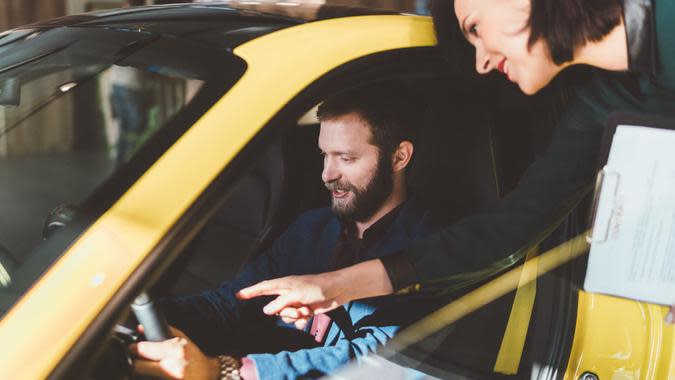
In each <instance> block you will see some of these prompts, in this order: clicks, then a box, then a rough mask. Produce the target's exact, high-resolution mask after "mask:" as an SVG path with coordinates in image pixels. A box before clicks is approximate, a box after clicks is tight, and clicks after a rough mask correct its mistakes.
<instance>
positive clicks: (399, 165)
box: [392, 140, 415, 172]
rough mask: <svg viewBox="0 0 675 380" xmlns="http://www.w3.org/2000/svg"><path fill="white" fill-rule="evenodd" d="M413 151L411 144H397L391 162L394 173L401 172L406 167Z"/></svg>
mask: <svg viewBox="0 0 675 380" xmlns="http://www.w3.org/2000/svg"><path fill="white" fill-rule="evenodd" d="M414 150H415V149H414V147H413V144H412V143H411V142H410V141H407V140H403V141H401V142H400V143H399V144H398V148H396V151H395V152H394V157H393V161H392V163H393V170H394V172H398V171H401V170H403V169H405V167H406V166H408V164H409V163H410V160H411V159H412V155H413V151H414Z"/></svg>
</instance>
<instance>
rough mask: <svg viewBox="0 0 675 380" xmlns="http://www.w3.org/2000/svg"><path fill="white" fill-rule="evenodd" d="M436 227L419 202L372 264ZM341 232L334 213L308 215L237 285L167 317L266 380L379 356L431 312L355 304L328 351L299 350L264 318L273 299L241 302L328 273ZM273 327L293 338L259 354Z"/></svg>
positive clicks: (172, 307) (401, 302)
mask: <svg viewBox="0 0 675 380" xmlns="http://www.w3.org/2000/svg"><path fill="white" fill-rule="evenodd" d="M430 219H431V218H430V215H429V213H428V212H426V211H423V210H420V209H419V207H417V206H416V204H415V202H414V201H413V200H409V201H407V202H406V203H405V204H404V205H403V207H402V208H401V210H400V212H399V213H398V215H397V216H396V218H395V220H394V221H393V223H392V224H391V226H390V227H389V229H388V230H387V231H386V232H385V234H384V236H383V237H382V238H381V239H380V241H378V242H376V243H375V244H374V245H373V247H372V249H371V250H370V251H369V252H368V254H367V259H371V258H377V257H383V256H386V255H389V254H391V253H394V252H397V251H400V250H401V249H403V248H404V247H406V246H407V245H408V244H409V243H411V242H412V241H414V240H416V239H418V238H420V237H423V236H424V235H426V234H428V233H430V232H432V226H431V222H430ZM341 229H342V226H341V224H340V222H339V220H338V219H337V218H336V217H335V216H334V215H333V214H332V213H331V211H330V209H329V208H322V209H316V210H311V211H309V212H306V213H305V214H303V215H301V216H300V217H299V218H298V219H297V220H296V221H295V223H293V224H292V225H291V226H290V227H289V228H288V229H287V230H286V231H285V232H284V233H283V234H282V235H281V236H280V237H279V238H278V239H277V240H276V241H275V242H274V244H273V245H272V247H271V248H270V249H269V250H267V251H266V252H264V253H262V254H261V255H260V256H258V257H257V258H256V259H255V260H253V261H252V262H250V263H248V264H247V265H245V266H244V268H243V269H242V270H241V271H240V272H239V274H238V275H237V276H236V278H235V279H234V280H232V281H230V282H227V283H224V284H223V285H221V286H220V287H219V288H218V289H216V290H213V291H208V292H204V293H202V294H200V295H197V296H188V297H178V298H173V299H167V300H163V301H162V302H161V304H162V309H163V311H164V312H165V315H166V316H167V319H168V320H169V322H170V323H171V324H173V325H174V326H176V327H178V328H179V329H181V330H182V331H184V332H185V333H186V334H187V335H188V336H190V338H191V339H193V340H194V341H195V342H196V343H197V344H198V345H200V347H202V349H203V350H204V351H205V352H207V353H209V354H212V355H213V354H216V353H223V352H230V353H235V354H239V355H242V354H247V353H248V354H249V355H248V358H250V359H252V360H253V361H254V362H255V364H256V368H257V370H258V375H259V378H260V379H287V378H298V377H320V376H322V375H324V374H326V373H330V372H331V371H333V370H335V369H336V368H338V367H339V366H341V365H344V364H346V363H347V362H348V361H349V360H351V359H354V358H357V359H358V358H359V357H360V356H362V355H365V354H367V353H369V352H373V351H375V349H376V347H377V346H378V345H381V344H384V343H386V342H387V340H388V339H390V338H391V337H392V336H393V335H394V334H395V333H396V331H398V330H399V329H400V327H401V326H403V325H406V324H409V323H410V322H411V321H412V320H413V319H415V315H419V316H421V315H422V314H420V313H421V310H422V308H424V307H426V306H427V305H428V304H424V305H423V304H422V302H423V301H421V300H420V301H414V300H410V299H408V297H379V298H374V299H369V300H364V301H359V302H351V303H349V304H347V305H345V306H344V310H346V313H345V312H344V311H341V310H339V309H338V310H337V314H336V315H335V316H334V318H333V320H334V321H339V322H340V323H337V322H335V323H332V324H331V328H330V330H329V331H328V333H327V335H326V338H325V339H324V345H323V346H320V347H314V348H303V349H299V350H298V348H302V347H307V345H306V344H305V345H303V346H298V345H297V342H298V340H297V339H293V338H290V337H291V336H292V334H296V333H295V332H293V333H292V334H291V330H289V329H292V326H285V325H284V324H283V322H282V321H281V320H280V319H278V318H272V317H268V316H265V315H264V314H263V313H262V306H263V305H264V304H265V303H266V302H268V301H269V300H270V299H269V298H262V299H257V300H252V301H239V300H237V299H236V298H235V294H236V292H237V291H238V290H240V289H242V288H244V287H247V286H249V285H253V284H255V283H258V282H260V281H263V280H266V279H271V278H277V277H282V276H288V275H301V274H313V273H321V272H325V271H327V270H329V269H330V267H329V264H330V260H331V255H332V253H333V250H334V248H335V244H336V242H337V240H338V237H339V235H340V232H341ZM224 251H225V252H226V249H224ZM416 303H418V304H419V307H416V306H415V305H416ZM341 316H342V318H340V317H341ZM271 325H273V326H274V328H275V329H277V330H279V326H281V327H286V328H284V329H283V330H285V331H286V332H287V333H288V334H287V335H286V336H287V337H288V339H287V342H286V343H287V344H286V345H284V342H281V344H280V345H279V347H268V348H267V349H265V348H261V347H265V345H266V343H269V342H267V341H273V340H275V339H278V338H274V337H272V335H273V333H270V332H269V331H272V330H270V329H268V327H270V326H271ZM268 334H269V335H268ZM299 334H303V335H304V336H305V338H306V340H307V342H309V341H311V339H310V338H311V337H310V336H309V334H307V333H306V332H300V333H299ZM282 340H284V338H282ZM268 346H269V345H268ZM291 350H296V351H293V352H291ZM277 351H280V352H277ZM251 352H267V353H262V354H256V353H251ZM270 352H273V353H270Z"/></svg>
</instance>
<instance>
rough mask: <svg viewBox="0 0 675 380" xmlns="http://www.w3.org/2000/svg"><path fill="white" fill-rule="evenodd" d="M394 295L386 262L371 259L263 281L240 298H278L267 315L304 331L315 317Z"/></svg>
mask: <svg viewBox="0 0 675 380" xmlns="http://www.w3.org/2000/svg"><path fill="white" fill-rule="evenodd" d="M391 293H392V287H391V283H390V282H389V277H388V276H387V273H386V270H385V269H384V266H383V265H382V262H381V261H380V260H369V261H365V262H363V263H360V264H356V265H353V266H351V267H348V268H345V269H341V270H338V271H335V272H328V273H323V274H317V275H305V276H288V277H282V278H278V279H274V280H267V281H263V282H260V283H258V284H256V285H253V286H250V287H248V288H245V289H242V290H240V291H239V292H238V293H237V297H238V298H239V299H244V300H247V299H251V298H255V297H260V296H270V295H276V296H278V297H277V298H276V299H274V300H273V301H272V302H270V303H268V304H267V305H266V306H265V307H264V308H263V312H264V313H265V314H267V315H274V314H277V315H279V316H280V317H281V318H282V319H283V320H284V322H286V323H294V324H295V326H296V327H297V328H298V329H304V328H305V326H307V322H308V321H309V319H310V318H311V317H312V316H313V315H314V314H320V313H326V312H328V311H331V310H333V309H335V308H337V307H338V306H340V305H343V304H345V303H347V302H349V301H353V300H355V299H361V298H368V297H375V296H381V295H386V294H391Z"/></svg>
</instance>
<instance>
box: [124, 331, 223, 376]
mask: <svg viewBox="0 0 675 380" xmlns="http://www.w3.org/2000/svg"><path fill="white" fill-rule="evenodd" d="M170 330H171V334H173V335H174V336H175V338H172V339H169V340H165V341H163V342H138V343H135V344H132V345H130V346H129V349H130V350H131V352H133V353H134V354H135V355H136V356H137V358H138V359H136V360H135V361H134V372H135V373H138V374H141V375H147V376H156V377H161V378H168V379H215V378H218V376H219V374H220V363H219V362H218V359H217V358H211V357H208V356H206V355H204V353H202V351H201V350H200V349H199V348H198V347H197V345H195V344H194V343H193V342H192V341H191V340H190V339H189V338H188V337H187V336H186V335H185V334H183V332H182V331H180V330H178V329H176V328H173V327H170Z"/></svg>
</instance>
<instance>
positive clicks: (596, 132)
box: [382, 98, 603, 292]
mask: <svg viewBox="0 0 675 380" xmlns="http://www.w3.org/2000/svg"><path fill="white" fill-rule="evenodd" d="M602 113H603V110H602V109H598V108H594V107H593V106H592V105H589V104H587V103H586V102H585V101H583V100H582V99H580V98H577V99H575V101H574V102H572V104H570V108H568V110H567V112H566V113H565V115H563V118H561V121H560V125H559V127H558V128H557V130H556V131H555V134H554V137H553V139H552V141H551V145H550V146H549V148H548V150H547V151H546V153H545V155H544V156H543V157H542V158H540V159H539V160H537V161H535V162H534V163H533V164H532V165H531V166H530V167H529V168H528V170H527V171H526V172H525V174H524V176H523V177H522V179H521V181H520V182H519V184H518V186H517V187H516V189H514V190H513V191H512V192H511V193H510V194H509V195H507V196H506V197H505V198H504V199H502V200H501V201H500V203H499V204H498V205H497V206H496V207H495V208H494V209H492V210H490V211H488V212H484V213H481V214H477V215H474V216H470V217H467V218H465V219H463V220H461V221H459V222H458V223H455V224H453V225H450V226H447V227H445V228H443V229H441V230H440V231H439V232H438V233H435V234H433V235H431V236H430V237H428V238H425V239H423V240H420V241H418V242H417V243H415V244H413V245H412V246H411V247H409V248H408V249H406V250H404V251H402V252H400V253H398V254H396V255H392V256H390V257H387V258H385V259H383V260H382V261H383V264H384V265H385V268H386V269H387V272H388V275H389V278H390V280H391V282H392V285H393V286H394V289H395V290H401V289H405V288H407V287H409V286H411V285H414V286H415V289H417V290H420V291H422V292H425V291H431V292H433V291H438V290H442V289H450V288H453V287H458V286H462V284H464V283H466V282H467V281H471V277H472V276H473V277H476V275H477V274H480V273H482V274H485V273H490V274H494V273H496V272H498V271H500V270H502V269H504V268H507V267H508V266H510V265H511V264H513V263H515V262H517V261H518V260H519V259H521V258H522V257H523V255H524V253H525V251H526V250H527V248H528V247H530V246H531V245H532V244H535V243H537V242H538V241H540V240H541V239H543V238H545V237H546V235H548V234H549V233H550V232H552V230H553V229H555V228H556V227H557V226H558V225H559V224H560V222H562V220H563V219H564V217H565V216H566V215H567V214H568V213H569V212H570V211H571V210H572V209H573V208H574V207H575V205H576V204H578V202H579V201H580V200H581V199H582V198H583V197H584V196H585V195H586V194H588V193H589V191H590V190H591V189H592V186H593V183H594V178H595V173H596V170H597V164H598V153H599V150H600V144H601V140H602V132H603V128H602V125H599V124H600V123H599V122H598V120H600V119H601V118H602V116H601V115H600V114H602Z"/></svg>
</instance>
